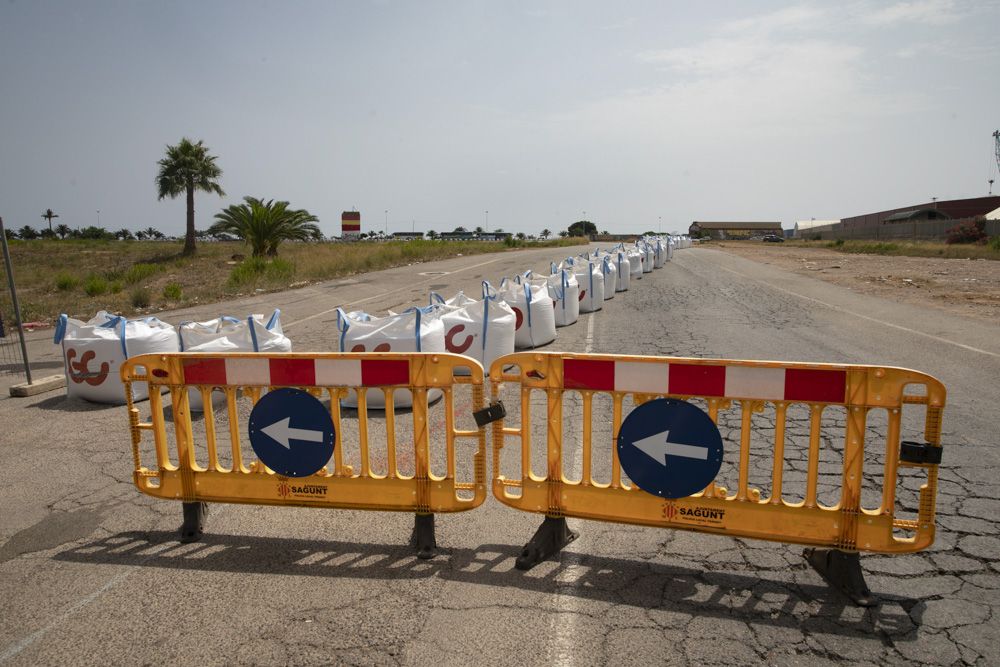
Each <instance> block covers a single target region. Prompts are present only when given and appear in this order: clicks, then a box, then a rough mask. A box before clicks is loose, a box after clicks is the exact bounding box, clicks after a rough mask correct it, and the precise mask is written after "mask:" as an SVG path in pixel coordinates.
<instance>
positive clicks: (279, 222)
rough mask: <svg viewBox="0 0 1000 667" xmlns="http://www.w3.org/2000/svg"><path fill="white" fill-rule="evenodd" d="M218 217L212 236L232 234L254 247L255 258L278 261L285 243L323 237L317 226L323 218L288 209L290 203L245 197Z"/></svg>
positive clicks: (217, 214) (211, 231) (212, 228)
mask: <svg viewBox="0 0 1000 667" xmlns="http://www.w3.org/2000/svg"><path fill="white" fill-rule="evenodd" d="M243 201H244V203H243V204H233V205H232V206H230V207H228V208H226V209H224V210H223V211H222V213H216V214H215V219H216V220H217V222H216V223H215V224H214V225H212V226H211V227H210V228H209V230H208V231H209V232H210V233H212V234H232V235H233V236H235V237H237V238H241V239H243V240H244V241H246V242H247V243H249V244H250V248H251V250H252V252H253V256H254V257H264V256H267V257H274V256H275V255H277V254H278V245H279V244H280V243H281V242H282V241H313V240H315V241H319V240H322V238H323V233H322V232H321V231H320V230H319V227H318V226H317V225H316V224H315V223H317V222H319V218H317V217H316V216H315V215H312V214H311V213H309V211H306V210H305V209H291V208H288V202H286V201H279V202H276V201H274V200H273V199H271V200H269V201H263V200H260V199H257V198H256V197H244V198H243Z"/></svg>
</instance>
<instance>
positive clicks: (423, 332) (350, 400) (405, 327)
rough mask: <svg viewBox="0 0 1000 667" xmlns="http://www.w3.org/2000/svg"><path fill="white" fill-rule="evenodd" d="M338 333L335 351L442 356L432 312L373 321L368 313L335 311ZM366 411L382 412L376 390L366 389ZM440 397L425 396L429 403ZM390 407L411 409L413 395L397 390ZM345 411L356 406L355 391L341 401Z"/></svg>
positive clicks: (434, 392) (440, 327)
mask: <svg viewBox="0 0 1000 667" xmlns="http://www.w3.org/2000/svg"><path fill="white" fill-rule="evenodd" d="M337 331H338V332H339V333H340V337H339V338H340V339H339V342H338V347H339V349H340V351H341V352H444V351H445V346H444V324H443V323H442V322H441V318H440V317H437V316H435V313H434V309H433V308H432V307H428V308H408V309H406V310H405V311H403V312H402V313H400V314H398V315H396V314H390V315H389V316H387V317H372V316H371V315H369V314H368V313H364V312H360V311H354V312H350V313H345V312H344V310H343V309H342V308H338V309H337ZM366 397H367V405H368V407H369V408H370V409H371V408H374V409H377V410H382V409H385V394H384V393H383V392H382V390H381V389H379V388H377V387H369V388H368V391H367V392H366ZM440 397H441V390H440V389H431V390H429V391H428V392H427V400H428V402H431V401H436V400H437V399H438V398H440ZM392 403H393V405H394V406H395V407H397V408H408V407H411V406H412V405H413V394H412V393H411V392H410V390H409V389H396V390H395V391H393V393H392ZM341 405H343V406H344V407H347V408H356V407H357V406H358V396H357V392H356V391H353V390H352V391H350V392H349V393H348V394H347V396H346V397H344V398H343V399H342V400H341Z"/></svg>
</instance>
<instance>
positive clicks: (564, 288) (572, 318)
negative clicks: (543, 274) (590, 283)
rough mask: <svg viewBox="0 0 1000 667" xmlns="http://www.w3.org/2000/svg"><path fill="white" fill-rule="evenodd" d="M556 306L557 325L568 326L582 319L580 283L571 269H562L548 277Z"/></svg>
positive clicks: (550, 294)
mask: <svg viewBox="0 0 1000 667" xmlns="http://www.w3.org/2000/svg"><path fill="white" fill-rule="evenodd" d="M546 280H547V281H548V286H549V296H550V297H552V303H553V305H554V308H555V317H556V326H557V327H567V326H569V325H571V324H575V323H576V321H577V320H578V319H580V283H579V282H578V281H577V279H576V276H575V275H573V272H572V271H570V270H569V269H561V270H560V271H558V272H557V273H553V274H552V275H550V276H549V277H548V278H547V279H546Z"/></svg>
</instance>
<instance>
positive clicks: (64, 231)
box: [56, 224, 73, 239]
mask: <svg viewBox="0 0 1000 667" xmlns="http://www.w3.org/2000/svg"><path fill="white" fill-rule="evenodd" d="M72 231H73V230H72V229H70V228H69V225H61V224H60V225H56V234H58V235H59V238H61V239H64V238H66V237H67V236H69V234H70V232H72Z"/></svg>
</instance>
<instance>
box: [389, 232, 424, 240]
mask: <svg viewBox="0 0 1000 667" xmlns="http://www.w3.org/2000/svg"><path fill="white" fill-rule="evenodd" d="M392 238H394V239H396V240H397V241H413V240H415V239H422V238H424V233H423V232H393V233H392Z"/></svg>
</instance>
